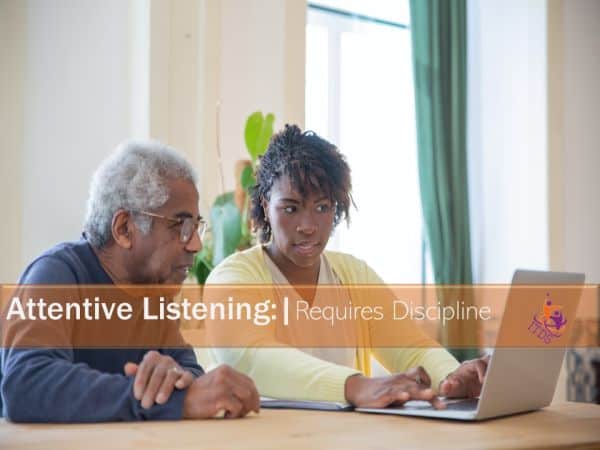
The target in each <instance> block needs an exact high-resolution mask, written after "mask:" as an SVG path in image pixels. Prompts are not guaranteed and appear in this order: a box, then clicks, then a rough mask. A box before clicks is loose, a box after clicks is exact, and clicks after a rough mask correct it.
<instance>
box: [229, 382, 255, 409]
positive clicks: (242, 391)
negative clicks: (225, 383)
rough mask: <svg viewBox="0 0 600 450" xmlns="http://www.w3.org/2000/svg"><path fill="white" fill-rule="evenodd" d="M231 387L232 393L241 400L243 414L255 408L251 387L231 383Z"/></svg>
mask: <svg viewBox="0 0 600 450" xmlns="http://www.w3.org/2000/svg"><path fill="white" fill-rule="evenodd" d="M231 387H232V392H233V395H235V396H236V397H237V398H238V399H239V401H240V402H241V404H242V408H243V410H244V411H245V414H247V413H248V411H251V410H254V409H255V408H256V405H255V404H254V402H255V400H254V395H253V392H252V390H251V389H249V388H248V386H246V385H245V384H244V385H242V384H240V385H237V386H236V385H233V386H231ZM245 414H244V415H245Z"/></svg>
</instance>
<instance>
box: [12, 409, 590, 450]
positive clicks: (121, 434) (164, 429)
mask: <svg viewBox="0 0 600 450" xmlns="http://www.w3.org/2000/svg"><path fill="white" fill-rule="evenodd" d="M0 448H2V449H5V448H6V449H11V450H18V449H40V450H42V449H43V450H48V449H59V448H60V449H65V450H70V449H80V448H81V449H89V450H92V449H99V450H100V449H102V450H105V449H149V450H150V449H158V448H165V449H202V448H210V449H261V450H262V449H270V448H272V449H283V450H293V449H317V448H323V449H325V448H326V449H340V450H353V449H365V448H370V449H413V448H440V449H444V450H446V449H454V448H456V449H461V450H464V449H483V448H495V449H496V448H509V449H532V448H545V449H547V448H577V449H588V448H589V449H600V406H598V405H593V404H584V403H561V404H556V405H553V406H550V407H548V408H545V409H543V410H541V411H537V412H534V413H530V414H522V415H518V416H512V417H507V418H501V419H495V420H490V421H487V422H481V423H461V422H451V421H442V420H435V419H417V418H408V417H399V416H382V415H370V414H360V413H351V412H350V413H348V412H346V413H344V412H321V411H294V410H262V411H261V413H260V416H251V417H247V418H245V419H241V420H206V421H180V422H143V423H141V422H135V423H108V424H106V423H104V424H93V425H20V424H12V423H8V422H3V421H0Z"/></svg>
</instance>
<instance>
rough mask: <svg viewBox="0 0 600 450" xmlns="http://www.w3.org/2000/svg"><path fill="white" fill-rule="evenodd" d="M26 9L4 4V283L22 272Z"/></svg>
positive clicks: (0, 273) (0, 235) (0, 97)
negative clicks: (22, 150)
mask: <svg viewBox="0 0 600 450" xmlns="http://www.w3.org/2000/svg"><path fill="white" fill-rule="evenodd" d="M25 35H26V8H25V4H24V3H22V2H21V1H19V0H10V1H9V0H6V1H2V2H0V43H1V45H0V67H2V70H0V208H1V210H2V211H3V214H2V220H1V221H0V230H1V232H0V252H1V255H2V256H1V257H0V283H7V282H14V281H16V279H17V277H18V276H19V271H20V269H21V265H22V261H21V236H22V229H21V228H22V223H23V221H22V207H21V202H22V197H23V177H22V173H23V169H22V166H23V158H22V152H21V149H22V147H23V128H24V123H23V103H24V102H23V92H24V84H25V83H24V80H25V42H26V41H25Z"/></svg>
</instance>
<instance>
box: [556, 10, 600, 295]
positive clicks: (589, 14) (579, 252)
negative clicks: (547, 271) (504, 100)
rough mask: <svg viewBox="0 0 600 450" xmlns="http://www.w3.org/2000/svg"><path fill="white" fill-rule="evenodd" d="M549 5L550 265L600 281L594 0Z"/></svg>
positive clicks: (599, 68)
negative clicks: (551, 192)
mask: <svg viewBox="0 0 600 450" xmlns="http://www.w3.org/2000/svg"><path fill="white" fill-rule="evenodd" d="M549 5H550V7H551V9H550V15H549V27H550V30H551V39H552V41H551V42H549V44H550V45H549V58H550V62H551V64H550V66H549V74H550V81H551V83H550V85H549V91H548V97H549V101H550V105H549V106H550V107H549V112H548V114H549V120H550V121H551V123H552V128H551V132H550V135H549V136H550V142H549V143H550V159H549V161H550V177H549V180H550V188H551V189H552V191H553V193H554V196H553V197H552V199H551V200H552V202H551V204H550V205H551V208H552V209H551V212H552V214H551V216H550V219H551V221H550V230H551V240H550V248H551V255H552V266H553V268H556V269H565V270H572V271H581V272H585V273H586V276H587V280H586V281H587V282H589V283H600V233H598V224H599V223H600V202H599V201H598V195H599V194H600V177H599V176H598V173H599V169H600V151H599V148H600V147H599V142H600V127H599V126H598V105H599V104H600V89H599V87H598V80H600V58H599V57H598V56H599V55H600V2H598V1H595V0H578V1H564V0H551V1H550V3H549Z"/></svg>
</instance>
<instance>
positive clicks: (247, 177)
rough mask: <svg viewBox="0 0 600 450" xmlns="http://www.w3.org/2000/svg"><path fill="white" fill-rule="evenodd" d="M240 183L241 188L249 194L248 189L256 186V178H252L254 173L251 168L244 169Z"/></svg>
mask: <svg viewBox="0 0 600 450" xmlns="http://www.w3.org/2000/svg"><path fill="white" fill-rule="evenodd" d="M240 183H241V185H242V188H243V189H244V190H245V191H246V192H249V189H250V188H251V187H252V186H254V185H255V184H256V178H255V177H254V171H253V170H252V166H246V167H244V170H243V171H242V175H241V180H240Z"/></svg>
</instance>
